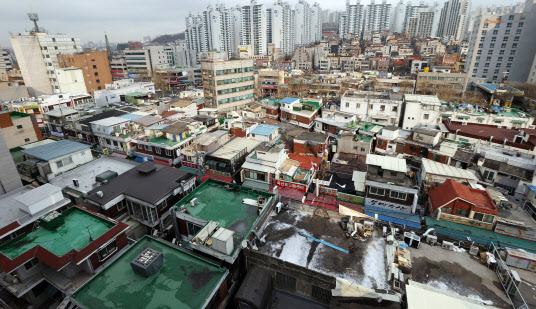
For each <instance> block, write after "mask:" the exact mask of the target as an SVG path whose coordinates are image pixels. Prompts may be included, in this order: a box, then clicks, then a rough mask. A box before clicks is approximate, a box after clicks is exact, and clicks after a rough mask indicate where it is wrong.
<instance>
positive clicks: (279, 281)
mask: <svg viewBox="0 0 536 309" xmlns="http://www.w3.org/2000/svg"><path fill="white" fill-rule="evenodd" d="M275 282H276V286H277V287H278V288H280V289H282V290H288V291H296V278H294V277H291V276H288V275H285V274H283V273H280V272H276V275H275Z"/></svg>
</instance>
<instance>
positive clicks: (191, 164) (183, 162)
mask: <svg viewBox="0 0 536 309" xmlns="http://www.w3.org/2000/svg"><path fill="white" fill-rule="evenodd" d="M182 166H186V167H191V168H197V164H195V163H192V162H188V161H182Z"/></svg>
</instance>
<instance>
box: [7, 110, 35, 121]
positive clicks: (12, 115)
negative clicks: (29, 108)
mask: <svg viewBox="0 0 536 309" xmlns="http://www.w3.org/2000/svg"><path fill="white" fill-rule="evenodd" d="M3 113H9V117H10V118H11V120H17V119H21V118H25V117H30V116H31V115H30V114H26V113H21V112H9V111H4V112H3Z"/></svg>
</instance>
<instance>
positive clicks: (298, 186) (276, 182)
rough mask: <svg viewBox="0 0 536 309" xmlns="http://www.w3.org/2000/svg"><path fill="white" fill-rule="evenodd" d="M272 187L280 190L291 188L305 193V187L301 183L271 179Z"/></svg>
mask: <svg viewBox="0 0 536 309" xmlns="http://www.w3.org/2000/svg"><path fill="white" fill-rule="evenodd" d="M272 185H274V186H278V187H282V188H291V189H296V190H298V191H302V192H306V191H307V186H306V185H304V184H301V183H295V182H289V181H284V180H276V179H272Z"/></svg>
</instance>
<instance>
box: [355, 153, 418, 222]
mask: <svg viewBox="0 0 536 309" xmlns="http://www.w3.org/2000/svg"><path fill="white" fill-rule="evenodd" d="M366 164H367V177H366V181H365V191H366V199H365V213H366V214H368V215H369V216H373V217H374V216H378V217H379V218H380V219H381V220H385V221H390V222H393V223H397V224H405V225H407V226H411V227H415V228H420V223H421V220H420V216H419V215H417V213H418V211H417V209H418V207H417V206H418V204H417V202H418V200H419V187H418V183H417V180H416V177H415V175H414V172H413V171H410V170H409V169H408V166H407V163H406V160H405V159H399V158H395V157H384V156H380V155H375V154H369V155H367V159H366Z"/></svg>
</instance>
